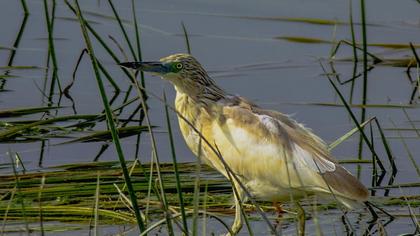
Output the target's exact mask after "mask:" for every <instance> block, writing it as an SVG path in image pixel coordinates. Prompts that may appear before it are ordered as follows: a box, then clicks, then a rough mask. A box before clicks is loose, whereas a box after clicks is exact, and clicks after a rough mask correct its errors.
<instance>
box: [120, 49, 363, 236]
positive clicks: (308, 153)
mask: <svg viewBox="0 0 420 236" xmlns="http://www.w3.org/2000/svg"><path fill="white" fill-rule="evenodd" d="M121 66H124V67H127V68H132V69H136V70H141V71H145V72H151V73H152V74H154V75H158V76H160V77H162V78H163V79H164V80H167V81H169V82H171V83H172V84H173V85H174V86H175V90H176V99H175V108H176V110H177V113H178V116H182V118H183V119H181V118H180V117H178V120H179V126H180V129H181V132H182V135H183V136H184V139H185V141H186V143H187V145H188V147H189V148H190V149H191V151H192V152H193V153H194V154H195V155H196V156H199V157H200V158H201V159H202V160H203V161H204V162H205V163H206V164H208V165H210V166H211V167H213V168H215V169H216V170H218V171H219V172H220V173H222V174H223V175H224V176H225V177H229V173H227V169H226V167H225V166H224V165H225V164H227V165H228V166H229V169H230V170H231V171H232V172H233V174H235V175H236V176H237V177H238V178H237V179H236V180H234V181H233V183H232V185H233V187H234V188H235V189H236V191H234V195H235V207H236V211H235V212H236V213H235V220H234V223H233V226H232V232H233V233H237V232H239V230H240V229H241V227H242V223H241V211H240V201H241V199H243V198H244V191H248V193H250V194H251V196H253V197H255V198H256V199H259V200H264V201H272V202H274V203H276V202H281V201H286V200H289V199H290V198H291V197H293V199H298V198H301V197H304V196H307V195H312V194H316V195H322V196H332V197H334V198H335V199H337V200H338V201H339V202H340V203H342V204H343V205H345V206H346V207H347V208H352V207H353V206H355V205H359V204H358V203H362V202H365V201H366V200H367V198H368V196H369V194H368V190H367V189H366V187H365V186H363V184H361V183H360V182H359V181H358V180H357V179H356V178H355V177H354V176H353V175H352V174H351V173H350V172H348V171H347V170H346V169H345V168H344V167H342V166H341V165H339V164H338V162H337V161H336V160H335V159H334V158H333V157H332V155H331V154H330V153H329V152H328V150H327V147H326V144H325V143H324V142H323V141H322V140H321V139H320V138H319V137H318V136H316V135H315V134H313V133H312V132H311V130H309V129H307V128H305V127H304V126H303V125H302V124H300V123H298V122H296V121H295V120H293V119H292V118H290V117H289V116H287V115H284V114H282V113H279V112H276V111H272V110H265V109H263V108H260V107H259V106H257V105H255V104H253V103H251V102H250V101H248V100H246V99H245V98H243V97H240V96H235V95H232V94H229V93H227V92H225V91H224V90H223V89H222V88H220V87H219V86H218V85H217V84H216V83H215V82H214V81H213V80H212V79H211V78H210V76H209V75H208V74H207V72H206V71H205V70H204V68H203V67H202V66H201V64H200V63H199V62H198V61H197V60H196V59H195V58H194V57H193V56H191V55H189V54H174V55H170V56H167V57H164V58H161V59H160V60H159V61H154V62H125V63H121ZM186 120H187V121H188V122H186ZM191 126H194V127H195V129H194V128H192V127H191ZM197 131H200V133H201V135H198V133H197ZM201 139H206V140H207V141H208V142H207V143H204V142H201ZM210 145H214V146H213V147H210ZM215 148H216V149H217V150H218V152H219V154H217V153H215V151H214V150H215ZM218 155H219V156H218ZM220 156H221V157H222V158H223V160H224V162H222V161H221V159H220ZM238 180H239V181H241V183H242V185H241V186H239V185H238V183H237V182H238ZM241 187H245V190H244V189H243V188H241ZM235 189H234V190H235ZM235 193H237V194H235Z"/></svg>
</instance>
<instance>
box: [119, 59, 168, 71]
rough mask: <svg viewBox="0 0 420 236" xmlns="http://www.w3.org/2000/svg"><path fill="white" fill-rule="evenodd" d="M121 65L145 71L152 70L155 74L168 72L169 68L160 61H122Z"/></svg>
mask: <svg viewBox="0 0 420 236" xmlns="http://www.w3.org/2000/svg"><path fill="white" fill-rule="evenodd" d="M119 65H120V66H123V67H126V68H130V69H135V70H141V71H144V72H152V73H154V74H165V73H168V68H167V67H166V66H165V65H164V64H163V63H162V62H159V61H141V62H122V63H120V64H119Z"/></svg>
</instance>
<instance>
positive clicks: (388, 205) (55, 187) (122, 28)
mask: <svg viewBox="0 0 420 236" xmlns="http://www.w3.org/2000/svg"><path fill="white" fill-rule="evenodd" d="M97 2H98V4H104V5H106V6H107V7H108V8H109V11H108V12H109V13H101V12H96V11H91V10H87V9H86V10H85V9H84V7H83V6H84V3H82V1H80V2H79V1H77V0H75V1H72V0H43V1H39V2H37V3H35V4H34V5H36V6H38V5H42V11H43V12H42V13H43V17H44V20H45V22H44V29H45V32H44V33H45V35H44V36H46V38H45V41H46V45H47V47H46V55H45V56H46V57H45V64H44V65H42V66H41V65H22V64H17V63H16V60H17V59H16V58H17V57H18V56H19V53H21V52H22V51H21V50H20V44H21V42H22V40H23V39H24V38H25V37H28V32H27V31H28V29H27V28H28V27H27V25H28V23H30V22H29V21H30V19H31V18H30V17H31V14H33V13H32V10H31V8H32V4H27V3H26V1H25V0H21V1H20V4H21V8H22V16H21V17H22V21H21V23H20V25H19V29H18V31H17V33H16V37H15V38H14V40H13V42H12V43H11V44H10V45H2V46H0V52H2V53H6V54H7V55H8V57H7V61H6V64H5V65H4V66H2V67H0V71H1V73H2V74H1V75H0V96H2V98H3V101H1V102H2V103H3V104H6V105H8V103H7V96H8V94H12V93H18V92H20V91H13V89H11V88H9V84H10V83H11V82H13V80H21V79H23V78H27V77H28V74H30V75H29V76H32V73H34V74H37V75H39V74H41V75H42V76H41V77H42V79H40V80H37V82H36V88H37V92H38V93H39V94H40V96H41V100H42V102H41V103H42V104H41V105H39V106H22V107H14V108H13V107H12V108H10V107H9V108H1V109H0V150H1V153H0V154H1V158H2V160H0V215H2V216H3V217H2V218H1V219H2V220H1V221H2V225H1V226H0V228H1V230H0V232H1V235H5V234H8V233H16V232H26V233H27V234H30V233H31V232H34V231H39V232H41V233H42V234H44V233H47V232H55V233H58V232H60V231H75V232H77V231H83V232H85V231H86V230H88V231H89V232H90V231H92V232H93V233H94V235H98V234H100V230H101V228H106V227H111V226H115V228H113V229H112V230H111V231H115V232H116V233H118V232H124V233H127V232H130V231H134V232H136V233H140V234H141V235H145V234H147V233H149V232H153V233H156V234H159V233H162V234H165V235H166V234H169V235H178V234H180V233H183V234H185V235H197V234H212V233H215V234H220V233H226V232H229V231H230V229H229V225H230V222H231V221H232V218H233V215H234V210H233V209H232V208H231V206H232V189H231V185H230V182H229V180H227V179H225V178H224V177H222V176H221V175H220V174H218V173H216V172H215V171H214V170H211V169H209V167H207V166H205V165H203V164H202V163H200V161H196V162H192V163H190V162H185V159H182V161H180V159H181V158H180V156H179V154H178V152H177V150H178V147H177V146H176V141H177V140H175V128H173V126H174V125H173V124H172V123H173V121H172V120H171V117H172V115H174V108H173V106H172V105H171V104H170V103H168V102H167V101H166V95H165V94H164V95H163V96H160V95H157V94H155V93H154V92H153V91H154V90H153V89H150V90H149V88H148V87H146V85H148V84H147V83H146V81H145V78H144V75H143V74H142V73H133V72H132V71H129V70H126V69H124V68H120V67H118V68H117V69H115V68H113V69H112V67H113V66H115V65H116V64H118V63H120V62H121V61H127V60H142V58H143V57H142V48H141V47H142V46H143V45H142V43H141V36H142V34H141V33H143V29H147V30H149V31H152V32H159V33H161V34H163V35H170V36H174V37H182V38H183V43H185V46H184V48H186V49H185V51H187V52H191V51H193V52H195V51H196V50H195V48H194V47H193V46H194V43H195V41H194V40H195V39H197V38H196V37H195V36H202V38H206V37H209V38H221V39H235V40H245V41H247V40H256V41H258V42H260V41H261V42H266V41H267V42H273V41H274V42H276V41H279V40H283V41H287V42H289V43H302V44H303V45H313V44H314V45H328V46H331V50H330V54H329V56H328V57H324V58H317V60H315V63H314V64H316V66H317V67H319V71H320V74H321V75H320V76H319V77H322V79H326V81H327V83H326V84H327V85H328V86H329V89H330V90H331V93H332V94H334V96H335V97H336V98H337V99H336V101H335V102H312V101H311V102H306V103H299V104H301V105H307V106H314V105H316V106H322V107H325V108H330V109H341V111H344V112H345V114H346V116H347V117H348V121H349V124H351V125H350V126H349V127H351V128H350V129H349V130H347V131H346V132H343V133H340V134H339V135H338V138H336V140H335V141H333V142H330V145H329V149H330V150H333V149H336V148H339V147H340V146H346V145H348V142H350V141H351V140H357V141H356V142H357V143H356V144H354V145H353V146H352V150H357V151H356V155H355V154H354V152H350V153H351V154H348V155H346V156H345V157H343V158H339V161H340V163H342V164H346V165H348V166H350V167H353V166H356V168H355V170H356V172H357V173H356V174H357V176H358V177H359V178H363V179H364V180H369V181H370V183H369V185H368V187H369V190H370V191H371V195H372V199H371V201H372V202H373V203H374V204H375V205H376V206H377V207H378V208H380V209H376V210H377V212H378V214H379V218H378V219H374V220H373V221H371V220H372V218H371V215H370V214H369V212H368V211H366V210H364V209H359V210H354V211H351V212H349V213H346V212H343V210H342V209H341V207H340V206H339V205H337V204H336V203H335V202H334V201H333V200H321V199H317V198H315V197H309V198H305V199H303V200H301V201H299V202H289V203H285V208H286V209H287V210H288V211H287V212H286V213H284V214H283V215H282V216H281V217H278V216H277V215H276V213H275V207H273V206H272V205H271V204H270V203H266V202H256V201H255V200H254V199H253V198H250V199H249V200H250V201H249V202H246V203H243V204H242V214H243V217H244V221H245V225H246V227H244V229H243V231H242V232H246V233H248V234H250V235H257V232H265V233H267V234H268V233H272V234H282V233H285V234H304V233H305V232H308V230H306V229H308V228H310V229H313V230H314V231H313V232H316V234H317V235H323V234H334V233H333V232H335V234H342V232H346V233H347V234H366V235H369V234H379V235H383V234H386V232H391V233H390V234H394V233H395V234H396V233H398V234H410V233H411V234H416V233H420V225H419V220H418V217H419V216H420V215H419V211H418V210H419V207H420V191H419V187H420V181H419V180H420V167H419V166H418V165H419V164H418V149H415V150H413V144H412V142H410V140H414V141H415V142H418V141H419V139H420V128H418V122H419V121H420V120H419V119H417V118H416V117H418V116H414V115H411V114H413V113H410V112H411V111H414V112H417V111H418V102H419V99H420V88H419V83H420V82H419V81H420V77H419V65H420V60H419V56H418V52H417V51H418V48H419V42H407V43H379V42H375V43H373V42H370V39H369V37H368V29H369V27H382V28H383V27H387V26H386V25H384V24H376V23H372V24H370V23H369V22H367V20H366V15H367V14H368V13H367V12H366V9H365V2H364V1H363V0H361V1H360V3H359V4H360V5H358V7H360V15H361V16H360V21H356V20H355V19H354V16H353V11H355V9H353V5H354V3H352V1H351V0H350V5H349V6H350V8H349V20H348V21H345V20H328V19H317V18H307V17H304V18H299V17H283V16H282V17H265V16H264V17H260V16H238V15H235V16H229V15H218V14H208V13H202V14H201V15H202V16H206V17H223V18H231V19H234V20H237V21H240V22H245V21H246V22H249V21H251V22H253V21H261V22H263V23H265V22H266V21H267V23H270V24H271V23H273V22H277V21H278V22H281V23H283V24H304V25H310V26H311V27H327V26H329V27H331V26H333V27H337V26H339V27H347V28H346V29H349V30H350V32H349V33H350V35H351V39H350V40H349V39H347V38H339V39H336V38H335V36H334V37H333V39H320V38H318V37H304V36H275V37H271V38H269V37H267V38H258V39H255V38H247V37H233V36H216V35H210V34H209V35H200V34H191V33H190V32H189V29H190V28H189V27H188V24H187V23H186V22H185V24H184V22H181V21H180V22H179V29H178V31H177V33H170V32H166V31H164V30H160V29H156V28H154V27H150V26H148V25H143V24H141V21H139V19H141V18H142V15H141V14H139V12H138V9H139V7H138V6H136V4H137V3H136V1H134V0H127V1H124V2H125V4H126V7H128V8H130V13H131V15H126V14H124V17H122V14H121V13H120V11H122V10H124V9H120V8H119V6H117V5H116V4H114V2H113V1H112V0H107V1H97ZM115 2H116V1H115ZM79 3H80V4H81V5H79ZM40 9H41V8H40ZM125 10H126V9H125ZM148 11H151V12H154V11H153V10H150V9H149V10H147V9H146V10H144V11H143V12H145V13H147V12H148ZM63 12H65V13H63ZM124 12H126V11H124ZM167 13H170V12H167ZM120 14H121V15H120ZM183 14H187V15H188V14H196V15H200V13H193V12H190V13H188V12H184V13H183ZM102 21H105V22H106V24H109V25H110V28H111V26H112V27H115V28H116V29H117V30H118V36H116V35H110V34H108V32H106V31H105V32H103V31H101V30H100V28H99V27H97V25H99V24H101V22H102ZM62 23H63V24H64V23H65V24H69V25H71V26H77V28H78V31H77V32H80V37H79V38H78V39H79V40H80V41H77V42H76V43H75V44H77V45H79V48H78V49H77V50H79V51H80V53H78V55H77V57H76V58H73V59H71V60H72V61H71V63H70V65H69V61H68V60H69V59H67V60H66V61H64V60H63V61H61V60H62V56H61V54H62V53H63V52H62V50H61V48H60V47H59V46H57V44H58V43H57V40H58V37H57V36H56V34H57V31H58V30H59V28H58V27H60V24H62ZM98 28H99V29H98ZM356 29H357V30H356ZM356 39H357V40H356ZM143 50H144V48H143ZM381 50H384V51H381ZM197 51H198V50H197ZM349 52H350V53H349ZM389 54H392V56H389ZM286 66H287V67H289V65H286ZM299 66H300V65H297V67H299ZM290 67H293V66H290ZM344 67H345V68H347V69H348V68H350V73H349V72H348V71H346V70H345V69H343V68H344ZM69 68H70V69H69ZM87 68H88V69H87ZM279 68H282V65H278V63H271V64H270V63H259V64H252V65H240V66H237V67H234V68H233V67H232V68H229V69H219V70H218V71H216V72H215V76H220V77H223V76H225V77H230V76H237V74H235V73H238V74H239V73H241V72H242V71H261V70H273V69H279ZM384 68H385V69H386V70H391V69H393V70H398V71H399V72H401V73H400V75H399V76H400V77H401V78H403V79H401V82H400V83H405V84H404V86H405V87H407V88H408V89H406V90H409V91H407V96H406V102H404V103H401V102H394V103H393V102H391V101H388V102H386V103H380V102H379V103H372V102H369V99H368V97H369V96H368V94H369V93H368V91H370V89H369V88H368V87H369V82H368V81H370V80H371V78H372V77H370V73H374V72H375V71H376V70H380V69H384ZM241 69H243V70H242V71H241ZM238 71H241V72H238ZM218 73H220V75H218ZM117 74H118V75H117ZM311 76H313V75H312V74H311ZM121 78H123V79H124V80H122V79H121ZM83 80H93V81H95V82H94V83H92V84H93V85H94V86H95V87H94V88H95V89H90V90H89V93H91V94H90V95H91V96H92V97H95V98H96V97H98V100H97V104H96V106H98V107H100V108H99V111H97V110H98V109H96V108H97V107H96V108H95V109H91V108H88V109H86V108H85V109H83V106H81V107H82V108H80V103H83V102H84V101H80V100H79V99H78V97H77V94H78V93H77V91H76V90H77V88H81V87H80V84H84V83H85V81H83ZM38 81H42V82H41V84H39V83H38ZM21 83H23V82H21ZM24 83H30V82H27V81H25V82H24ZM407 84H408V85H407ZM10 87H12V86H10ZM19 89H20V88H19ZM298 90H299V88H296V91H298ZM97 91H99V93H98V92H97ZM235 92H240V91H235ZM21 93H22V92H21ZM24 93H25V91H24V92H23V93H22V94H24ZM75 94H76V95H75ZM89 99H91V98H90V97H89ZM151 99H154V100H153V101H152V102H151V101H150V100H151ZM95 101H96V99H95ZM156 101H157V102H156ZM10 104H16V103H15V102H11V103H10ZM151 104H153V106H156V104H157V106H159V107H160V108H162V110H164V112H165V113H164V114H163V115H160V116H159V117H160V118H161V119H163V120H164V122H163V123H162V122H161V123H162V124H160V123H159V122H158V121H155V120H154V119H155V116H153V115H151V114H150V113H151V110H153V109H156V107H152V105H151ZM284 104H288V105H296V104H297V103H292V102H289V103H284ZM78 109H82V110H83V113H80V111H78ZM375 109H378V110H381V111H382V110H384V111H385V112H389V113H391V112H400V113H402V114H404V116H403V119H404V120H402V121H400V120H398V121H397V120H395V118H393V117H392V116H389V117H386V118H384V116H380V114H379V115H378V116H376V115H375V113H374V112H372V110H375ZM69 110H71V113H68V111H69ZM87 111H89V112H87ZM414 114H418V112H417V113H414ZM162 117H163V118H162ZM159 125H160V126H159ZM162 130H163V131H162ZM159 135H163V136H164V139H165V141H164V142H165V143H167V146H165V147H162V145H158V142H160V141H158V137H157V136H159ZM125 140H129V141H125ZM92 143H94V144H97V146H99V150H98V151H96V152H95V153H96V154H94V155H93V156H94V157H93V158H91V159H88V158H89V155H88V154H86V156H85V154H82V156H83V157H82V158H80V159H79V160H84V162H82V163H79V162H72V160H70V162H69V163H70V164H50V163H49V162H48V161H45V160H44V157H45V155H46V153H48V152H49V151H50V149H53V148H59V149H60V148H62V149H61V150H62V151H61V153H57V152H53V153H54V155H57V156H55V157H54V158H57V159H59V158H61V157H60V155H63V156H66V157H67V156H69V155H70V154H71V155H73V156H74V155H80V152H77V154H72V153H68V152H72V151H79V150H69V149H79V148H78V147H79V145H80V147H84V146H83V145H89V144H92ZM18 145H28V146H24V147H25V148H24V149H23V151H21V150H19V146H18ZM35 145H37V150H39V156H38V158H37V157H35V155H33V153H32V154H26V153H25V152H26V150H28V149H30V148H33V147H34V146H35ZM71 145H76V148H73V146H71ZM69 146H70V148H69ZM97 146H95V147H97ZM128 146H130V147H133V146H134V150H132V151H131V152H127V151H125V149H126V148H127V149H128ZM145 146H147V147H146V148H145ZM417 146H418V145H417ZM160 148H163V149H167V150H169V151H167V153H169V154H168V157H162V155H161V154H160V153H161V151H160V150H159V149H160ZM82 149H83V148H82ZM130 150H131V149H130ZM107 151H108V152H107ZM75 153H76V152H75ZM90 153H91V152H90ZM106 153H108V155H110V156H112V157H113V158H112V160H113V161H108V159H106V160H102V158H104V159H105V157H106ZM110 153H111V154H110ZM127 153H129V154H127ZM219 155H220V154H219ZM350 155H355V156H350ZM90 156H91V155H90ZM104 156H105V157H104ZM146 157H150V160H148V159H146ZM36 158H37V160H35V159H36ZM117 159H118V162H117V161H115V160H117ZM161 160H165V161H166V162H165V163H164V162H162V161H161ZM170 160H171V161H170ZM55 163H57V162H55ZM58 163H60V162H58ZM65 163H68V162H65ZM407 163H409V164H407ZM400 168H402V170H401V169H400ZM408 168H411V169H410V170H407V169H408ZM405 172H407V173H408V172H409V173H410V176H404V175H405V174H404V173H405ZM411 175H412V176H411ZM233 177H234V176H233ZM365 184H366V183H365ZM391 191H392V192H391ZM302 211H303V214H297V213H299V212H302ZM391 215H392V216H391ZM337 219H338V220H337ZM209 222H210V224H208V223H209ZM399 223H404V225H405V226H404V227H403V228H401V227H400V228H398V224H399ZM337 224H338V225H340V226H337ZM407 225H409V227H406V226H407ZM120 226H124V227H123V228H122V229H121V228H119V227H120Z"/></svg>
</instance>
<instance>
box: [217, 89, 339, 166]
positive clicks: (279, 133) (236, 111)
mask: <svg viewBox="0 0 420 236" xmlns="http://www.w3.org/2000/svg"><path fill="white" fill-rule="evenodd" d="M235 99H236V102H233V103H231V104H226V105H225V106H223V115H224V117H223V119H224V120H225V121H226V125H227V127H229V128H230V129H231V130H234V129H237V128H242V129H244V132H246V131H248V132H249V134H250V135H252V136H255V137H257V139H260V140H265V141H266V142H268V143H272V144H273V145H279V146H281V147H282V148H283V149H284V150H285V151H287V152H288V153H289V155H291V157H292V160H293V162H294V164H295V165H296V167H297V168H301V167H302V168H303V167H307V168H309V169H310V170H312V171H315V172H319V173H326V172H333V171H335V169H336V163H337V162H336V160H335V159H334V158H333V157H332V156H331V155H330V153H329V152H328V151H327V148H326V145H325V143H324V142H323V141H322V140H321V139H320V138H318V137H317V136H316V135H314V134H313V133H312V132H311V131H310V130H309V129H307V128H305V127H304V126H303V125H301V124H299V123H297V122H296V121H294V120H293V119H291V118H290V117H289V116H287V115H284V114H282V113H279V112H276V111H271V110H264V109H261V108H259V107H258V106H256V105H254V104H252V103H250V102H248V101H246V100H245V99H243V98H240V97H235ZM230 135H232V134H230ZM236 138H238V137H236ZM232 140H235V138H234V137H232ZM249 148H254V147H249Z"/></svg>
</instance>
